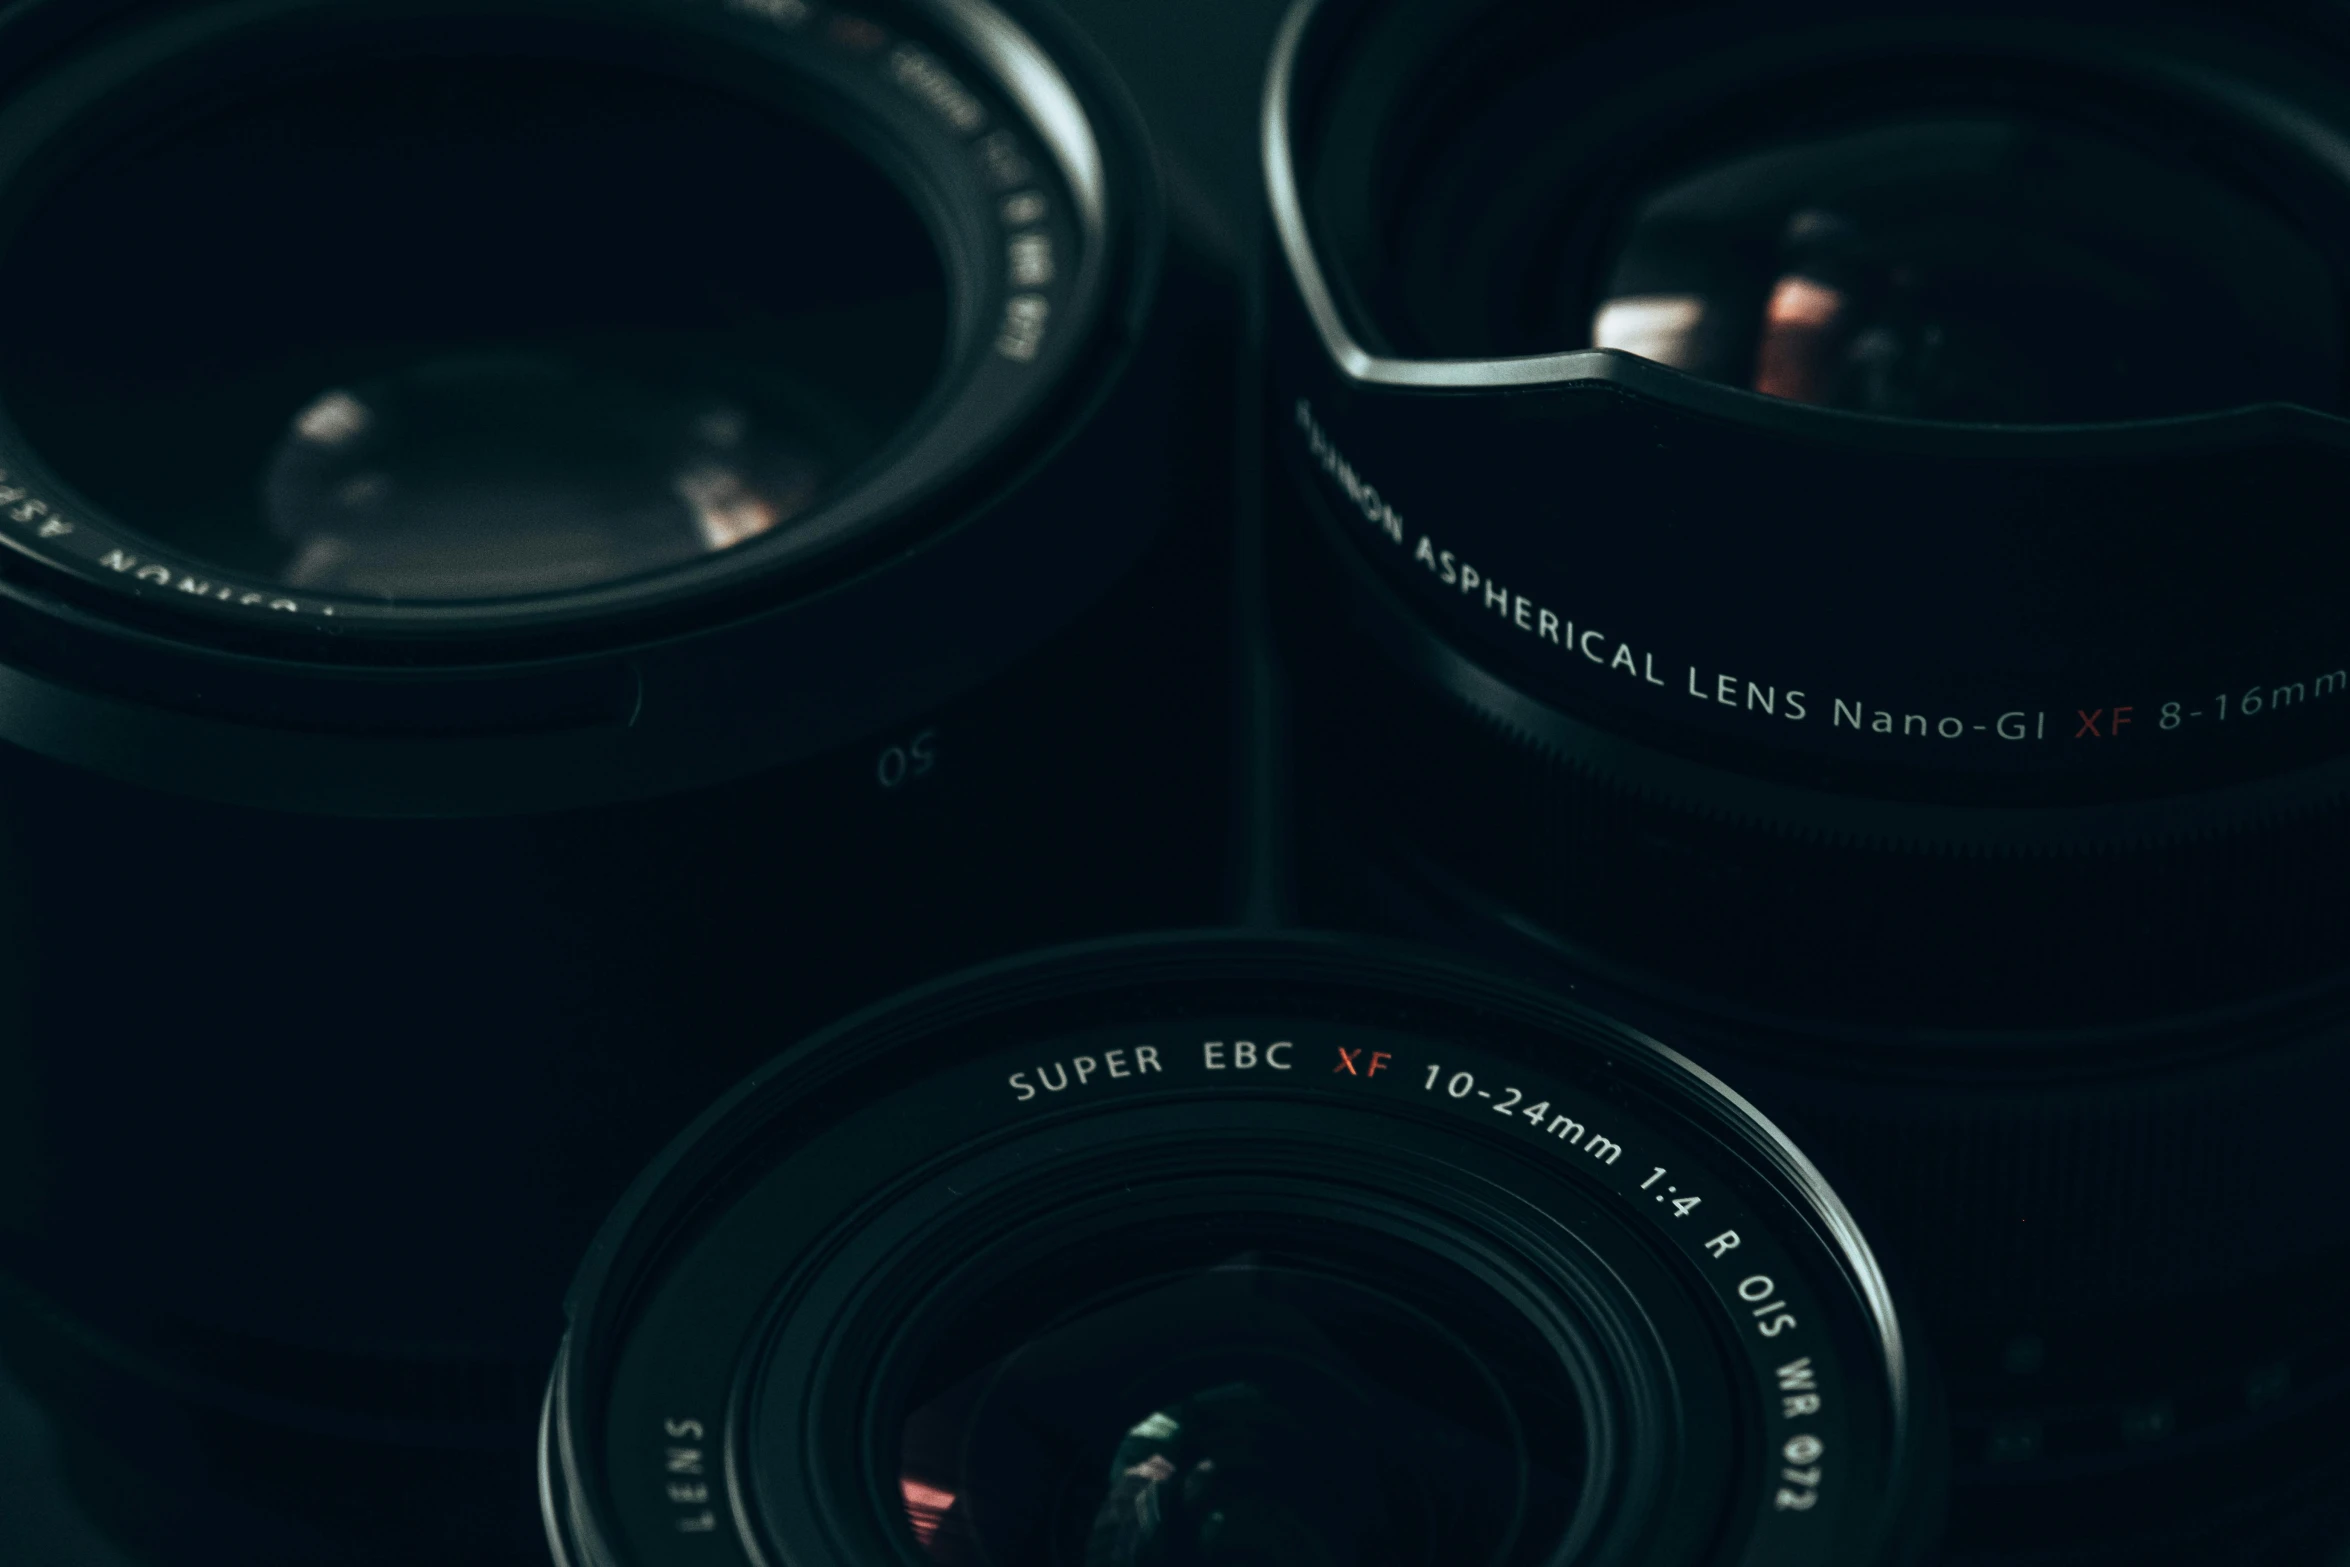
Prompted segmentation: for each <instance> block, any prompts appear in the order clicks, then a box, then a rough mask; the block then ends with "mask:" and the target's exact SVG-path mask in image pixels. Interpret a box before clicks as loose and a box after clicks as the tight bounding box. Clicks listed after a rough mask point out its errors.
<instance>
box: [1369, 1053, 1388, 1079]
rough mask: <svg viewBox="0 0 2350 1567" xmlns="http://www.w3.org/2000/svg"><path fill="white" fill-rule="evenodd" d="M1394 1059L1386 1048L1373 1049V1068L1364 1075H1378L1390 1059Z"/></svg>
mask: <svg viewBox="0 0 2350 1567" xmlns="http://www.w3.org/2000/svg"><path fill="white" fill-rule="evenodd" d="M1392 1059H1393V1057H1391V1056H1389V1055H1388V1053H1387V1052H1386V1051H1384V1050H1374V1051H1372V1052H1371V1070H1370V1071H1368V1072H1365V1073H1364V1074H1363V1075H1364V1076H1365V1077H1377V1076H1378V1075H1379V1073H1380V1071H1381V1070H1382V1069H1383V1068H1384V1067H1385V1066H1386V1065H1387V1063H1388V1062H1389V1061H1390V1060H1392Z"/></svg>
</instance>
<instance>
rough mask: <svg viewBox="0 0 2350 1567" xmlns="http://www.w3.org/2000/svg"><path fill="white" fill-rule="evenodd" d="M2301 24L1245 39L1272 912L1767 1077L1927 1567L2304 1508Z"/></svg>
mask: <svg viewBox="0 0 2350 1567" xmlns="http://www.w3.org/2000/svg"><path fill="white" fill-rule="evenodd" d="M2341 44H2342V40H2341V38H2340V37H2339V35H2338V30H2336V31H2329V30H2328V29H2327V28H2326V27H2325V26H2323V25H2321V24H2319V23H2316V22H2313V21H2312V20H2311V19H2309V18H2307V17H2305V16H2303V15H2301V14H2300V13H2299V12H2288V11H2287V10H2286V9H2285V8H2281V7H2263V6H2253V7H2233V8H2228V9H2226V10H2225V11H2224V12H2223V11H2221V10H2219V9H2217V8H2199V7H2164V8H2157V9H2147V8H2133V9H2130V10H2127V11H2124V10H2120V9H2117V8H2113V7H2105V6H2096V5H2081V6H2056V7H2033V8H2029V9H2028V10H2027V9H2026V8H2022V7H2012V6H2002V5H1967V6H1957V7H1946V8H1939V9H1937V10H1936V11H1934V12H1933V13H1932V14H1930V15H1928V14H1925V13H1918V14H1901V15H1895V14H1891V13H1887V12H1885V11H1883V10H1882V8H1869V7H1859V6H1844V5H1836V4H1806V5H1800V6H1792V7H1775V8H1771V9H1770V10H1768V11H1767V12H1766V11H1745V12H1716V11H1711V10H1708V11H1704V12H1702V13H1700V12H1698V11H1695V10H1693V9H1689V8H1681V7H1666V8H1663V9H1661V10H1656V11H1653V12H1644V13H1643V14H1642V15H1641V16H1640V17H1637V18H1621V19H1606V18H1598V17H1595V16H1592V15H1589V14H1586V13H1582V12H1575V13H1554V12H1550V11H1545V10H1542V9H1540V8H1534V7H1521V6H1511V5H1490V6H1476V7H1438V6H1432V5H1417V4H1399V5H1355V4H1344V3H1326V4H1321V5H1313V4H1305V5H1300V6H1298V7H1296V8H1295V9H1294V10H1293V11H1292V12H1291V14H1290V17H1289V20H1288V23H1287V25H1286V27H1285V29H1284V32H1283V35H1282V39H1281V43H1280V46H1279V48H1278V50H1277V53H1276V57H1275V60H1274V62H1273V67H1272V72H1271V76H1270V78H1269V83H1268V90H1267V99H1266V105H1265V113H1266V117H1265V125H1264V130H1265V143H1264V152H1265V166H1266V173H1267V178H1268V183H1269V196H1270V204H1271V218H1272V225H1273V230H1274V235H1275V240H1276V243H1275V245H1274V246H1273V247H1272V248H1273V251H1274V254H1273V255H1272V257H1271V258H1270V259H1269V277H1268V296H1267V298H1268V304H1267V345H1268V352H1267V367H1268V375H1269V386H1270V393H1269V400H1270V405H1271V410H1272V411H1271V424H1270V427H1269V431H1268V436H1267V440H1268V442H1269V449H1270V450H1271V451H1272V452H1274V453H1276V454H1278V455H1277V456H1276V458H1275V459H1274V461H1273V463H1272V466H1273V467H1274V468H1275V469H1276V472H1275V474H1273V475H1272V476H1270V477H1269V479H1268V483H1269V485H1270V487H1271V491H1272V493H1273V494H1274V495H1275V496H1276V497H1277V499H1276V500H1275V502H1274V506H1275V510H1276V514H1277V515H1276V523H1275V526H1274V529H1273V533H1274V541H1273V545H1272V558H1273V567H1274V570H1273V579H1272V580H1273V583H1274V591H1273V597H1272V600H1271V609H1270V613H1271V616H1272V621H1273V628H1274V632H1275V634H1276V636H1277V637H1278V639H1279V642H1280V645H1281V648H1282V652H1283V662H1284V666H1285V669H1286V672H1287V675H1288V677H1289V680H1290V683H1291V685H1292V688H1293V690H1292V700H1293V705H1294V709H1295V712H1296V719H1297V729H1298V740H1297V755H1296V761H1295V770H1296V775H1297V780H1298V784H1297V788H1298V796H1299V800H1300V808H1299V818H1300V822H1301V829H1302V832H1303V835H1304V837H1305V839H1306V841H1307V856H1308V870H1307V872H1306V885H1305V889H1304V892H1305V902H1306V909H1307V913H1308V915H1309V917H1318V918H1321V919H1324V920H1334V921H1335V920H1346V919H1359V918H1362V917H1363V911H1365V910H1366V909H1371V910H1376V911H1377V913H1376V914H1375V915H1373V916H1372V917H1373V918H1374V920H1375V921H1376V922H1377V923H1380V924H1383V925H1386V926H1390V927H1393V926H1401V927H1403V928H1408V929H1411V930H1414V931H1418V932H1421V933H1423V934H1430V935H1440V936H1442V937H1444V938H1445V939H1447V940H1449V941H1453V942H1456V943H1462V944H1466V945H1469V946H1471V947H1474V948H1476V949H1478V950H1481V951H1483V952H1486V953H1488V954H1494V955H1506V956H1507V957H1508V958H1509V959H1510V960H1511V961H1512V962H1514V963H1519V964H1525V965H1530V966H1531V967H1532V968H1533V969H1534V970H1536V971H1537V972H1542V973H1546V974H1548V975H1550V976H1551V977H1553V978H1554V979H1556V980H1557V981H1558V982H1560V983H1562V984H1573V985H1575V986H1576V987H1578V989H1579V991H1580V992H1581V993H1583V994H1585V995H1587V996H1589V997H1591V998H1592V999H1594V1000H1597V1001H1599V1002H1601V1004H1604V1005H1606V1006H1608V1007H1609V1009H1610V1010H1612V1011H1617V1012H1619V1013H1622V1014H1624V1015H1627V1016H1629V1017H1630V1018H1632V1019H1633V1020H1634V1021H1636V1022H1638V1023H1639V1024H1640V1025H1641V1026H1644V1027H1648V1028H1651V1029H1653V1030H1656V1031H1658V1032H1662V1033H1666V1034H1668V1035H1670V1037H1673V1038H1675V1039H1676V1040H1679V1041H1683V1042H1685V1043H1686V1045H1687V1047H1688V1048H1689V1049H1690V1050H1691V1051H1692V1053H1693V1054H1695V1055H1696V1056H1698V1058H1700V1059H1702V1060H1705V1061H1707V1062H1708V1063H1709V1064H1711V1065H1713V1066H1715V1067H1716V1068H1717V1069H1719V1070H1721V1071H1722V1072H1723V1073H1724V1074H1725V1076H1727V1077H1729V1078H1730V1079H1731V1080H1733V1081H1735V1082H1736V1083H1737V1084H1738V1085H1739V1087H1740V1089H1741V1091H1743V1092H1746V1093H1749V1094H1751V1095H1752V1096H1753V1097H1754V1098H1755V1099H1756V1101H1757V1102H1758V1103H1760V1104H1762V1105H1763V1106H1764V1107H1765V1108H1766V1109H1767V1110H1768V1111H1769V1112H1770V1113H1771V1114H1772V1115H1773V1116H1774V1118H1776V1119H1778V1120H1780V1121H1781V1122H1782V1124H1784V1125H1786V1126H1788V1127H1789V1128H1790V1129H1791V1130H1792V1131H1793V1133H1794V1135H1795V1136H1797V1137H1798V1138H1799V1139H1800V1140H1801V1141H1802V1142H1803V1144H1804V1146H1805V1147H1806V1148H1807V1149H1809V1150H1810V1151H1812V1152H1813V1153H1814V1155H1815V1156H1816V1157H1817V1158H1818V1159H1819V1161H1820V1164H1821V1167H1822V1168H1823V1169H1824V1170H1826V1171H1827V1172H1828V1174H1829V1176H1830V1177H1831V1179H1833V1180H1834V1181H1835V1182H1836V1183H1837V1185H1838V1187H1839V1189H1840V1190H1844V1191H1846V1192H1848V1193H1849V1194H1850V1196H1851V1200H1852V1201H1853V1203H1854V1206H1855V1208H1856V1211H1858V1212H1859V1213H1860V1214H1861V1216H1862V1218H1863V1220H1864V1222H1866V1223H1867V1225H1868V1227H1869V1230H1870V1233H1871V1234H1872V1235H1873V1236H1875V1237H1877V1238H1878V1240H1879V1243H1880V1244H1881V1246H1882V1247H1883V1249H1884V1251H1885V1253H1886V1255H1887V1256H1888V1258H1889V1259H1891V1261H1892V1263H1893V1264H1894V1265H1895V1266H1896V1267H1897V1269H1898V1276H1900V1277H1901V1278H1902V1279H1903V1280H1904V1283H1905V1285H1906V1286H1908V1287H1910V1288H1911V1289H1913V1290H1914V1292H1915V1298H1916V1299H1917V1301H1918V1302H1919V1310H1920V1314H1921V1315H1922V1317H1923V1318H1924V1320H1925V1321H1926V1323H1927V1325H1928V1327H1929V1329H1930V1330H1931V1331H1932V1332H1933V1334H1934V1336H1935V1338H1936V1341H1937V1344H1938V1346H1939V1347H1940V1348H1941V1350H1942V1352H1943V1355H1944V1358H1945V1360H1946V1362H1947V1363H1948V1366H1949V1370H1950V1379H1951V1397H1952V1402H1953V1406H1954V1414H1955V1418H1956V1421H1957V1427H1956V1430H1957V1439H1956V1440H1957V1452H1956V1458H1957V1461H1958V1463H1959V1465H1960V1469H1959V1475H1960V1481H1959V1483H1960V1486H1961V1490H1960V1491H1959V1493H1958V1496H1959V1498H1960V1499H1959V1500H1958V1501H1957V1502H1955V1503H1954V1506H1953V1519H1954V1546H1953V1549H1954V1551H1955V1552H1956V1553H1957V1557H1958V1559H1960V1560H1967V1561H1974V1560H2000V1561H2020V1560H2030V1561H2042V1560H2047V1561H2072V1560H2108V1559H2110V1560H2115V1561H2120V1560H2134V1561H2148V1560H2172V1559H2180V1560H2184V1559H2189V1558H2192V1557H2194V1556H2195V1555H2196V1554H2197V1553H2198V1552H2205V1551H2209V1550H2212V1549H2217V1548H2219V1547H2220V1546H2221V1545H2223V1544H2225V1543H2227V1542H2229V1541H2231V1540H2242V1539H2244V1538H2247V1537H2250V1538H2261V1539H2265V1540H2266V1542H2267V1543H2266V1545H2265V1546H2264V1547H2263V1548H2266V1549H2271V1550H2273V1551H2275V1552H2276V1553H2278V1554H2277V1556H2276V1559H2290V1557H2289V1555H2288V1554H2287V1553H2288V1552H2289V1551H2290V1550H2301V1551H2304V1552H2306V1551H2307V1550H2309V1549H2312V1548H2313V1547H2312V1546H2311V1544H2310V1542H2311V1541H2313V1540H2314V1539H2316V1538H2318V1537H2319V1535H2320V1533H2321V1532H2322V1529H2323V1528H2324V1527H2325V1525H2323V1524H2321V1523H2313V1522H2312V1521H2311V1519H2312V1516H2313V1515H2314V1514H2327V1513H2329V1511H2330V1514H2331V1516H2333V1517H2334V1518H2335V1519H2336V1526H2337V1527H2338V1523H2339V1507H2338V1498H2339V1496H2340V1494H2341V1486H2342V1475H2343V1474H2344V1473H2345V1472H2346V1471H2350V1454H2345V1453H2344V1451H2343V1449H2342V1446H2341V1444H2340V1443H2339V1441H2338V1439H2336V1438H2334V1437H2332V1436H2329V1435H2327V1434H2325V1433H2326V1432H2327V1431H2328V1430H2329V1429H2330V1427H2331V1426H2332V1424H2333V1423H2334V1422H2336V1421H2337V1420H2338V1410H2339V1409H2340V1407H2341V1403H2340V1400H2341V1398H2342V1396H2343V1394H2344V1393H2345V1392H2346V1391H2350V1385H2345V1384H2344V1383H2343V1381H2342V1376H2341V1367H2342V1365H2343V1359H2342V1356H2343V1353H2344V1349H2345V1341H2344V1339H2343V1337H2342V1334H2341V1330H2340V1323H2341V1321H2342V1320H2343V1317H2342V1315H2341V1312H2342V1307H2343V1304H2344V1303H2343V1301H2342V1299H2341V1297H2340V1295H2339V1289H2340V1285H2339V1280H2340V1279H2341V1278H2342V1277H2343V1276H2344V1275H2343V1273H2342V1270H2341V1262H2342V1259H2343V1257H2344V1255H2345V1246H2346V1245H2350V1228H2345V1226H2344V1225H2343V1223H2342V1222H2341V1218H2340V1215H2339V1214H2338V1213H2337V1212H2336V1211H2335V1205H2333V1204H2332V1203H2331V1202H2330V1201H2329V1200H2326V1199H2313V1200H2310V1201H2307V1202H2304V1201H2301V1200H2299V1199H2297V1198H2294V1197H2291V1196H2286V1195H2282V1194H2285V1193H2290V1192H2297V1191H2307V1192H2311V1193H2317V1192H2331V1191H2333V1190H2337V1189H2339V1187H2340V1184H2341V1180H2342V1174H2343V1172H2342V1168H2341V1165H2340V1162H2339V1159H2338V1156H2337V1154H2336V1151H2335V1148H2336V1140H2335V1139H2334V1138H2333V1137H2332V1136H2331V1134H2330V1132H2329V1131H2328V1130H2327V1125H2328V1111H2327V1110H2326V1109H2325V1108H2324V1107H2326V1106H2330V1105H2332V1104H2334V1103H2338V1102H2339V1098H2340V1095H2341V1094H2342V1092H2343V1091H2344V1089H2345V1088H2346V1087H2350V1055H2346V1053H2345V1049H2344V1042H2343V1041H2344V1033H2343V1031H2344V1028H2345V1023H2346V1017H2345V1009H2344V1000H2345V998H2344V996H2343V994H2342V991H2341V986H2340V975H2341V971H2342V963H2341V958H2340V954H2339V952H2338V951H2337V950H2336V949H2337V948H2338V945H2339V943H2338V940H2337V939H2336V938H2337V934H2338V931H2339V930H2340V928H2341V926H2342V923H2343V907H2342V889H2343V887H2344V886H2345V885H2346V884H2350V883H2346V882H2345V879H2344V876H2343V870H2344V856H2345V851H2346V849H2350V837H2346V836H2345V824H2346V823H2350V812H2346V811H2345V810H2344V809H2343V801H2342V799H2341V795H2340V790H2341V787H2342V780H2343V779H2344V777H2346V776H2350V774H2345V773H2344V772H2343V768H2344V766H2345V765H2346V764H2345V761H2344V752H2345V750H2346V748H2350V746H2346V742H2345V740H2344V737H2343V735H2342V733H2341V731H2340V727H2339V725H2340V719H2341V715H2342V714H2343V713H2350V707H2346V708H2343V709H2340V710H2336V709H2333V708H2330V707H2328V706H2327V705H2326V704H2327V703H2329V702H2332V701H2334V700H2336V699H2337V697H2338V696H2341V695H2346V694H2350V685H2346V684H2345V681H2344V679H2343V678H2342V677H2341V676H2340V674H2339V672H2338V671H2337V670H2336V669H2335V665H2336V664H2337V663H2338V662H2339V657H2338V652H2337V650H2336V643H2337V632H2336V620H2337V617H2335V616H2334V615H2333V614H2332V612H2331V610H2330V609H2329V608H2328V607H2327V606H2328V604H2329V603H2330V600H2331V598H2332V596H2334V594H2335V591H2336V589H2337V588H2338V587H2339V584H2340V583H2341V581H2342V580H2343V579H2344V577H2345V574H2346V571H2350V559H2345V558H2343V557H2342V556H2341V554H2340V551H2339V549H2338V548H2337V540H2336V530H2334V529H2333V528H2332V526H2331V524H2330V523H2329V522H2328V521H2327V520H2326V517H2327V509H2328V507H2329V505H2330V496H2331V495H2332V494H2333V493H2334V491H2335V490H2336V489H2337V488H2338V487H2339V475H2337V474H2336V472H2335V470H2336V468H2338V467H2339V466H2340V463H2341V459H2342V454H2343V452H2344V451H2345V450H2350V447H2346V446H2345V442H2344V432H2345V431H2346V430H2350V425H2346V424H2345V423H2344V422H2343V419H2342V417H2341V406H2342V376H2341V372H2342V368H2343V367H2342V364H2341V360H2340V355H2339V309H2340V304H2339V302H2340V297H2341V286H2342V282H2343V280H2344V279H2345V278H2346V277H2350V249H2346V248H2345V245H2344V239H2345V234H2346V232H2350V231H2346V230H2345V227H2344V220H2345V217H2346V216H2350V201H2346V198H2350V158H2345V156H2344V151H2345V149H2350V134H2346V133H2350V121H2346V120H2345V117H2344V115H2343V112H2342V106H2341V96H2340V92H2339V88H2338V82H2339V79H2340V72H2341V70H2342V68H2343V66H2344V64H2345V62H2344V61H2343V59H2342V55H2341ZM2090 295H2094V296H2095V297H2096V298H2098V299H2101V300H2105V301H2107V302H2108V303H2107V304H2106V305H2101V306H2100V307H2099V309H2100V310H2105V311H2108V312H2109V313H2108V314H2106V315H2099V314H2097V313H2096V312H2093V311H2088V310H2086V309H2085V308H2075V306H2076V305H2078V304H2079V301H2080V300H2081V299H2083V298H2086V297H2088V296H2090ZM2068 302H2069V303H2068ZM2134 311H2135V312H2140V313H2139V314H2134V315H2133V314H2131V312H2134ZM2223 671H2224V672H2225V673H2224V674H2223ZM2261 671H2267V672H2266V673H2263V672H2261ZM2304 1305H2306V1306H2307V1307H2308V1309H2307V1310H2306V1311H2305V1310H2303V1309H2302V1308H2303V1306H2304ZM2185 1342H2197V1343H2205V1344H2211V1345H2214V1346H2219V1345H2224V1346H2226V1347H2225V1349H2215V1354H2216V1355H2217V1357H2218V1358H2217V1360H2216V1361H2214V1362H2213V1363H2211V1364H2208V1365H2205V1366H2201V1367H2198V1368H2195V1369H2187V1368H2185V1367H2183V1366H2182V1364H2181V1362H2180V1359H2179V1355H2178V1348H2177V1346H2178V1345H2179V1344H2181V1343H2185ZM2203 1464H2221V1465H2225V1466H2226V1469H2225V1472H2226V1473H2227V1474H2228V1475H2230V1476H2233V1477H2235V1478H2234V1479H2233V1480H2231V1481H2230V1482H2228V1483H2227V1484H2226V1485H2225V1486H2223V1489H2228V1490H2230V1491H2231V1493H2232V1494H2231V1499H2230V1500H2229V1501H2227V1502H2225V1503H2222V1502H2219V1501H2217V1500H2214V1499H2212V1498H2211V1497H2210V1496H2208V1495H2207V1494H2206V1493H2204V1492H2202V1491H2201V1489H2200V1487H2199V1486H2198V1485H2190V1484H2189V1483H2188V1481H2187V1478H2186V1477H2187V1476H2188V1475H2190V1474H2192V1473H2197V1472H2200V1471H2199V1470H2198V1469H2197V1466H2198V1465H2203ZM2247 1497H2258V1498H2260V1500H2258V1501H2244V1502H2243V1505H2242V1507H2239V1506H2238V1502H2239V1501H2240V1500H2241V1499H2243V1498H2247ZM2247 1517H2250V1518H2254V1519H2257V1520H2258V1521H2257V1522H2251V1523H2248V1522H2247V1521H2246V1519H2247ZM2264 1530H2267V1531H2273V1532H2272V1533H2270V1534H2268V1535H2263V1533H2262V1531H2264ZM2288 1536H2290V1537H2292V1539H2291V1540H2290V1541H2289V1540H2288ZM2292 1541H2298V1543H2297V1544H2295V1543H2292ZM2115 1542H2121V1543H2115ZM2100 1552H2103V1553H2105V1554H2102V1555H2101V1554H2099V1553H2100ZM1970 1553H1971V1554H1970Z"/></svg>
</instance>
